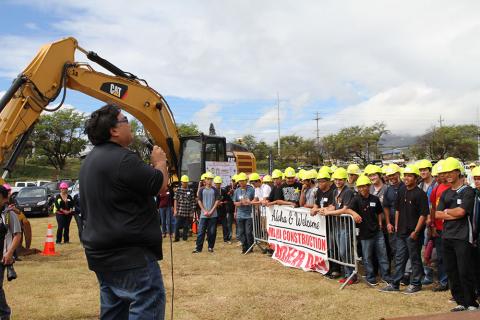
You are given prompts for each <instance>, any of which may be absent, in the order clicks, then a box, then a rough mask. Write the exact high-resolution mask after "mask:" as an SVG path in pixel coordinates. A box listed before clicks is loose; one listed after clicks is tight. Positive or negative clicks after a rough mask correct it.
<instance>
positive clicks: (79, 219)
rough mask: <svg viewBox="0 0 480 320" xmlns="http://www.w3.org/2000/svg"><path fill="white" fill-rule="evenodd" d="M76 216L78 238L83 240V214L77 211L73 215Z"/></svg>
mask: <svg viewBox="0 0 480 320" xmlns="http://www.w3.org/2000/svg"><path fill="white" fill-rule="evenodd" d="M73 217H74V218H75V222H76V224H77V229H78V238H79V239H80V242H82V232H83V221H82V216H81V215H80V214H78V213H75V214H74V215H73Z"/></svg>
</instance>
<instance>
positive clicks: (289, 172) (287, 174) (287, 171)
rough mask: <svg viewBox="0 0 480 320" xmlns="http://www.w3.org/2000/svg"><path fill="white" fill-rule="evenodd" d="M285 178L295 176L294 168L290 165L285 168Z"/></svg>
mask: <svg viewBox="0 0 480 320" xmlns="http://www.w3.org/2000/svg"><path fill="white" fill-rule="evenodd" d="M284 174H285V178H295V169H293V168H292V167H288V168H287V169H285V172H284Z"/></svg>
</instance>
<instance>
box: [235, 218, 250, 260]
mask: <svg viewBox="0 0 480 320" xmlns="http://www.w3.org/2000/svg"><path fill="white" fill-rule="evenodd" d="M237 223H238V224H237V225H238V232H239V234H240V241H241V242H242V252H244V253H245V252H246V251H247V250H248V249H250V247H251V246H252V245H253V219H252V218H248V219H241V218H239V219H237Z"/></svg>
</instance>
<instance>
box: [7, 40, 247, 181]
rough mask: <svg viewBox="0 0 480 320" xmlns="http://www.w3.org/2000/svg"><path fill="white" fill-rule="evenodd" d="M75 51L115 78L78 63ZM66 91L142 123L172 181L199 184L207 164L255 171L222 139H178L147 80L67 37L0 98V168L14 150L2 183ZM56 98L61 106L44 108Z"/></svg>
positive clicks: (168, 112)
mask: <svg viewBox="0 0 480 320" xmlns="http://www.w3.org/2000/svg"><path fill="white" fill-rule="evenodd" d="M76 50H78V51H80V52H82V53H84V54H85V55H86V56H87V58H88V59H89V60H91V61H93V62H95V63H97V64H98V65H100V66H102V67H103V68H105V69H106V70H108V71H110V72H111V73H112V74H113V75H108V74H105V73H101V72H98V71H95V70H94V69H93V68H92V67H91V66H90V65H89V64H87V63H82V62H76V61H75V51H76ZM67 88H70V89H73V90H77V91H80V92H83V93H84V94H87V95H89V96H91V97H94V98H96V99H99V100H101V101H104V102H106V103H110V104H115V105H117V106H119V107H120V108H122V109H123V110H125V111H126V112H128V113H130V114H131V115H132V116H134V117H135V118H137V119H138V120H139V121H140V122H142V124H143V126H144V127H145V129H146V131H147V132H148V134H149V136H150V137H151V139H152V140H153V143H155V144H157V145H159V146H160V147H162V149H163V150H164V151H165V152H166V154H167V158H168V162H169V168H170V174H171V177H178V176H180V175H183V174H187V175H188V176H189V177H190V179H191V180H192V181H198V180H199V179H200V175H201V173H202V172H205V170H206V162H207V161H212V162H229V161H230V162H233V161H234V162H235V163H236V167H237V168H236V169H237V171H238V172H241V171H243V172H246V173H249V172H255V171H256V161H255V157H254V155H253V154H252V153H251V152H248V151H246V150H241V149H238V148H233V149H231V150H227V143H226V139H225V138H224V137H218V136H208V135H203V134H202V135H199V136H188V137H179V135H178V131H177V127H176V125H175V120H174V117H173V114H172V111H171V110H170V107H169V106H168V103H167V101H166V100H165V99H164V98H163V97H162V95H161V94H159V93H158V92H157V91H155V90H154V89H153V88H151V87H149V86H148V83H147V82H146V81H145V80H142V79H139V78H138V77H136V76H135V75H133V74H131V73H129V72H125V71H123V70H121V69H120V68H118V67H117V66H115V65H114V64H112V63H111V62H109V61H107V60H105V59H103V58H101V57H100V56H99V55H97V54H96V53H95V52H92V51H87V50H85V49H83V48H82V47H80V46H79V45H78V42H77V40H76V39H74V38H72V37H69V38H65V39H62V40H59V41H56V42H53V43H51V44H47V45H44V46H43V47H42V48H41V49H40V51H39V53H38V54H37V55H36V56H35V58H34V59H33V60H32V61H31V62H30V64H29V65H28V66H27V67H26V68H25V70H24V71H23V72H22V73H20V75H19V76H18V77H17V78H16V79H15V80H14V81H13V84H12V86H11V87H10V88H9V89H8V90H7V91H6V93H5V94H4V95H3V96H2V98H1V99H0V163H2V162H3V161H4V160H5V159H4V157H5V155H6V154H7V153H8V152H9V151H10V150H12V148H13V150H12V152H11V155H10V158H9V159H8V161H7V163H6V165H5V166H4V172H3V176H2V178H3V179H5V178H6V176H7V175H8V173H9V172H11V171H12V169H13V167H14V165H15V162H16V160H17V158H18V156H19V155H20V153H21V151H22V149H23V148H24V146H25V143H26V142H27V140H28V137H29V135H30V134H31V132H32V131H33V128H34V125H35V123H36V122H37V120H38V118H39V116H40V114H41V113H42V112H43V111H55V110H58V109H59V108H60V107H61V106H62V104H63V102H64V101H65V96H66V89H67ZM60 94H62V98H61V102H60V105H59V106H57V107H55V108H48V105H49V104H50V103H51V102H53V101H54V100H56V98H57V97H58V96H59V95H60ZM227 151H228V152H227Z"/></svg>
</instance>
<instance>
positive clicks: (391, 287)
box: [378, 284, 400, 292]
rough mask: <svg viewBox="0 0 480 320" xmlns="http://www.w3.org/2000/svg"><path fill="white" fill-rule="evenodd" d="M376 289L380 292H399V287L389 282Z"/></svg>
mask: <svg viewBox="0 0 480 320" xmlns="http://www.w3.org/2000/svg"><path fill="white" fill-rule="evenodd" d="M378 291H380V292H399V291H400V289H398V288H397V287H395V286H394V285H393V284H389V285H388V286H386V287H383V288H382V289H379V290H378Z"/></svg>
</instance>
